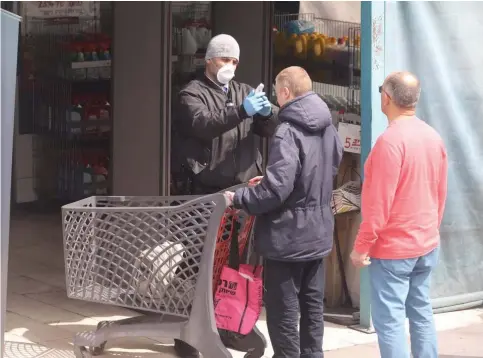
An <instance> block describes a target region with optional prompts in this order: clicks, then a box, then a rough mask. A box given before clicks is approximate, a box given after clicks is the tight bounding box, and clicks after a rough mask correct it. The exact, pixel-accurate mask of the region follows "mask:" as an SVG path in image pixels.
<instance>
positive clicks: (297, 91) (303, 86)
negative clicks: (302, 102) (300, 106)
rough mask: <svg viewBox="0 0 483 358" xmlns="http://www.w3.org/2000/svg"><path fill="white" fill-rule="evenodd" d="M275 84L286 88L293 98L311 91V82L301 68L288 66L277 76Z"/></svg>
mask: <svg viewBox="0 0 483 358" xmlns="http://www.w3.org/2000/svg"><path fill="white" fill-rule="evenodd" d="M275 84H278V85H280V86H283V87H287V88H288V89H289V90H290V93H291V94H292V95H293V96H294V97H299V96H302V95H304V94H306V93H307V92H309V91H312V80H311V79H310V76H309V74H308V73H307V71H305V70H304V69H303V68H302V67H299V66H290V67H287V68H285V69H283V70H282V71H280V73H279V74H278V75H277V77H276V78H275Z"/></svg>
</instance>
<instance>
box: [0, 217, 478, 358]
mask: <svg viewBox="0 0 483 358" xmlns="http://www.w3.org/2000/svg"><path fill="white" fill-rule="evenodd" d="M60 221H61V218H60V214H58V215H55V216H53V215H23V216H22V217H21V218H14V219H12V225H11V235H10V260H9V272H8V275H9V280H8V300H7V324H6V335H5V340H6V342H7V343H6V347H5V352H6V355H5V357H6V358H30V357H32V358H33V357H47V358H67V357H73V356H74V355H73V353H72V346H71V344H70V341H71V339H72V337H73V336H74V334H75V333H76V332H79V331H84V330H90V329H94V328H95V326H96V325H97V323H98V322H99V321H102V320H116V319H122V318H127V317H133V316H135V315H137V314H136V313H135V312H132V311H129V310H126V309H123V308H119V307H111V306H106V305H100V304H93V303H88V302H83V301H75V300H71V299H68V298H67V297H66V292H65V283H64V271H63V269H64V262H63V247H62V236H61V229H60ZM482 312H483V311H466V312H458V313H451V314H446V315H439V316H438V317H437V322H438V326H439V328H440V329H451V328H455V327H463V326H465V325H470V324H472V323H479V322H481V321H482V318H481V317H480V315H481V313H482ZM259 327H260V329H261V330H262V332H264V334H265V335H266V336H267V337H268V334H267V328H266V324H265V321H264V320H263V319H262V320H261V321H260V322H259ZM375 341H376V337H375V335H367V334H365V333H360V332H357V331H354V330H350V329H348V328H346V327H341V326H337V325H333V324H327V325H326V330H325V336H324V349H325V350H335V349H339V348H344V347H350V346H354V345H358V344H365V343H372V342H375ZM171 345H172V342H170V341H169V340H163V339H161V338H159V339H158V338H156V339H153V337H151V339H148V338H143V339H126V340H122V341H118V342H108V350H107V352H106V354H105V355H104V357H133V358H134V357H139V358H149V357H165V358H169V357H174V355H173V350H172V346H171ZM271 353H272V350H271V348H270V347H269V348H268V349H267V352H266V356H267V357H269V356H271ZM233 357H235V358H241V357H243V354H242V353H240V352H233Z"/></svg>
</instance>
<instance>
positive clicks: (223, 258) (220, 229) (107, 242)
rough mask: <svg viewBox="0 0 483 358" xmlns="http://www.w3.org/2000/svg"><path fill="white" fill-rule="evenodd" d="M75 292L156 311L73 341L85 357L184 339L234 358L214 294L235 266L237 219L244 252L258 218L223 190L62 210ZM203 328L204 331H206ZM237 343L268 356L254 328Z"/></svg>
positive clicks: (111, 199)
mask: <svg viewBox="0 0 483 358" xmlns="http://www.w3.org/2000/svg"><path fill="white" fill-rule="evenodd" d="M62 220H63V234H64V255H65V274H66V287H67V295H68V297H70V298H73V299H79V300H85V301H90V302H98V303H104V304H110V305H117V306H123V307H127V308H131V309H134V310H142V311H147V312H154V313H155V315H153V314H151V315H148V316H140V317H135V318H130V319H125V320H120V321H112V322H108V321H105V322H101V323H99V325H98V327H97V330H96V331H90V332H81V333H78V334H77V335H76V336H75V338H74V352H75V356H76V357H77V358H88V357H92V356H97V355H100V354H102V353H103V352H104V348H105V345H106V342H107V341H108V340H111V339H119V338H125V337H163V338H173V339H181V340H183V341H185V342H186V343H188V344H190V345H191V346H193V347H195V348H196V349H198V350H199V351H200V352H201V354H202V355H203V356H204V357H208V358H218V357H219V358H228V357H232V355H231V354H230V352H229V351H228V350H227V348H226V347H225V345H224V344H223V342H222V340H221V339H220V335H219V332H218V330H217V328H216V322H215V316H214V308H213V292H214V290H215V289H216V284H217V282H218V278H219V275H220V273H221V269H222V267H223V266H224V265H225V264H226V263H227V261H228V256H229V245H230V241H231V235H232V233H233V230H232V226H233V225H235V224H237V225H238V227H239V228H240V230H239V232H238V240H239V245H240V250H239V251H240V252H243V251H244V250H245V248H246V247H247V243H248V244H249V243H250V237H251V235H250V234H251V229H252V227H253V218H252V217H249V216H247V215H246V214H244V213H242V212H236V211H234V210H233V209H232V208H229V207H228V206H227V203H226V199H225V197H224V196H223V194H212V195H207V196H200V197H195V196H179V197H127V196H126V197H123V196H104V197H90V198H87V199H83V200H80V201H77V202H75V203H72V204H69V205H66V206H64V207H63V208H62ZM201 332H203V334H201ZM224 334H228V335H231V337H232V338H233V339H232V341H233V340H234V341H236V340H237V339H238V340H239V341H243V339H245V342H244V343H243V344H238V346H237V345H236V344H235V345H234V346H235V348H238V349H240V347H243V348H242V349H241V350H244V351H246V352H248V353H247V354H246V355H245V357H253V358H260V357H262V356H263V353H264V349H265V346H266V340H265V338H264V337H263V335H262V334H261V333H260V332H259V331H258V330H257V329H254V331H253V332H252V334H250V335H249V336H244V337H236V335H234V334H230V333H227V332H224Z"/></svg>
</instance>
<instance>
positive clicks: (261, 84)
mask: <svg viewBox="0 0 483 358" xmlns="http://www.w3.org/2000/svg"><path fill="white" fill-rule="evenodd" d="M263 87H265V85H264V84H263V83H260V84H259V85H258V87H257V88H256V89H255V93H259V92H262V91H263Z"/></svg>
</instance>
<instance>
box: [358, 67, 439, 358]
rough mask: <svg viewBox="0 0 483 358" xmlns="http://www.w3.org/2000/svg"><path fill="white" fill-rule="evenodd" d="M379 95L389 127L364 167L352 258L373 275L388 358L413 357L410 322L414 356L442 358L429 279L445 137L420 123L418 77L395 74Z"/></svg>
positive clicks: (375, 309)
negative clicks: (360, 209)
mask: <svg viewBox="0 0 483 358" xmlns="http://www.w3.org/2000/svg"><path fill="white" fill-rule="evenodd" d="M379 92H380V93H381V109H382V112H383V113H384V114H385V115H386V116H387V118H388V121H389V126H388V128H387V129H386V131H385V132H384V133H383V134H382V135H381V136H380V137H379V138H378V139H377V141H376V144H375V145H374V148H373V149H372V151H371V153H370V154H369V156H368V158H367V161H366V163H365V166H364V183H363V187H362V223H361V226H360V228H359V233H358V236H357V238H356V242H355V244H354V249H353V251H352V254H351V259H352V262H353V263H354V264H355V265H356V266H358V267H363V266H368V269H369V275H370V282H371V306H372V320H373V324H374V328H375V330H376V333H377V336H378V340H379V349H380V352H381V357H382V358H409V357H410V353H409V349H408V346H407V340H406V332H405V320H406V317H407V318H408V319H409V330H410V335H411V351H412V355H413V356H414V357H417V358H437V357H438V346H437V338H436V330H435V326H434V320H433V312H432V307H431V302H430V276H431V272H432V270H433V269H434V268H435V266H436V264H437V262H438V254H439V240H440V239H439V227H440V225H441V220H442V218H443V212H444V206H445V201H446V192H447V171H448V161H447V157H446V150H445V146H444V143H443V140H442V139H441V137H440V136H439V135H438V133H437V132H436V131H435V130H434V129H433V128H432V127H430V126H429V125H428V124H426V123H425V122H423V121H422V120H420V119H418V118H417V117H416V104H417V102H418V100H419V96H420V93H421V87H420V84H419V80H418V79H417V78H416V76H414V75H413V74H411V73H408V72H397V73H392V74H390V75H389V76H388V77H387V78H386V80H385V81H384V84H383V85H382V86H381V87H380V88H379Z"/></svg>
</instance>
